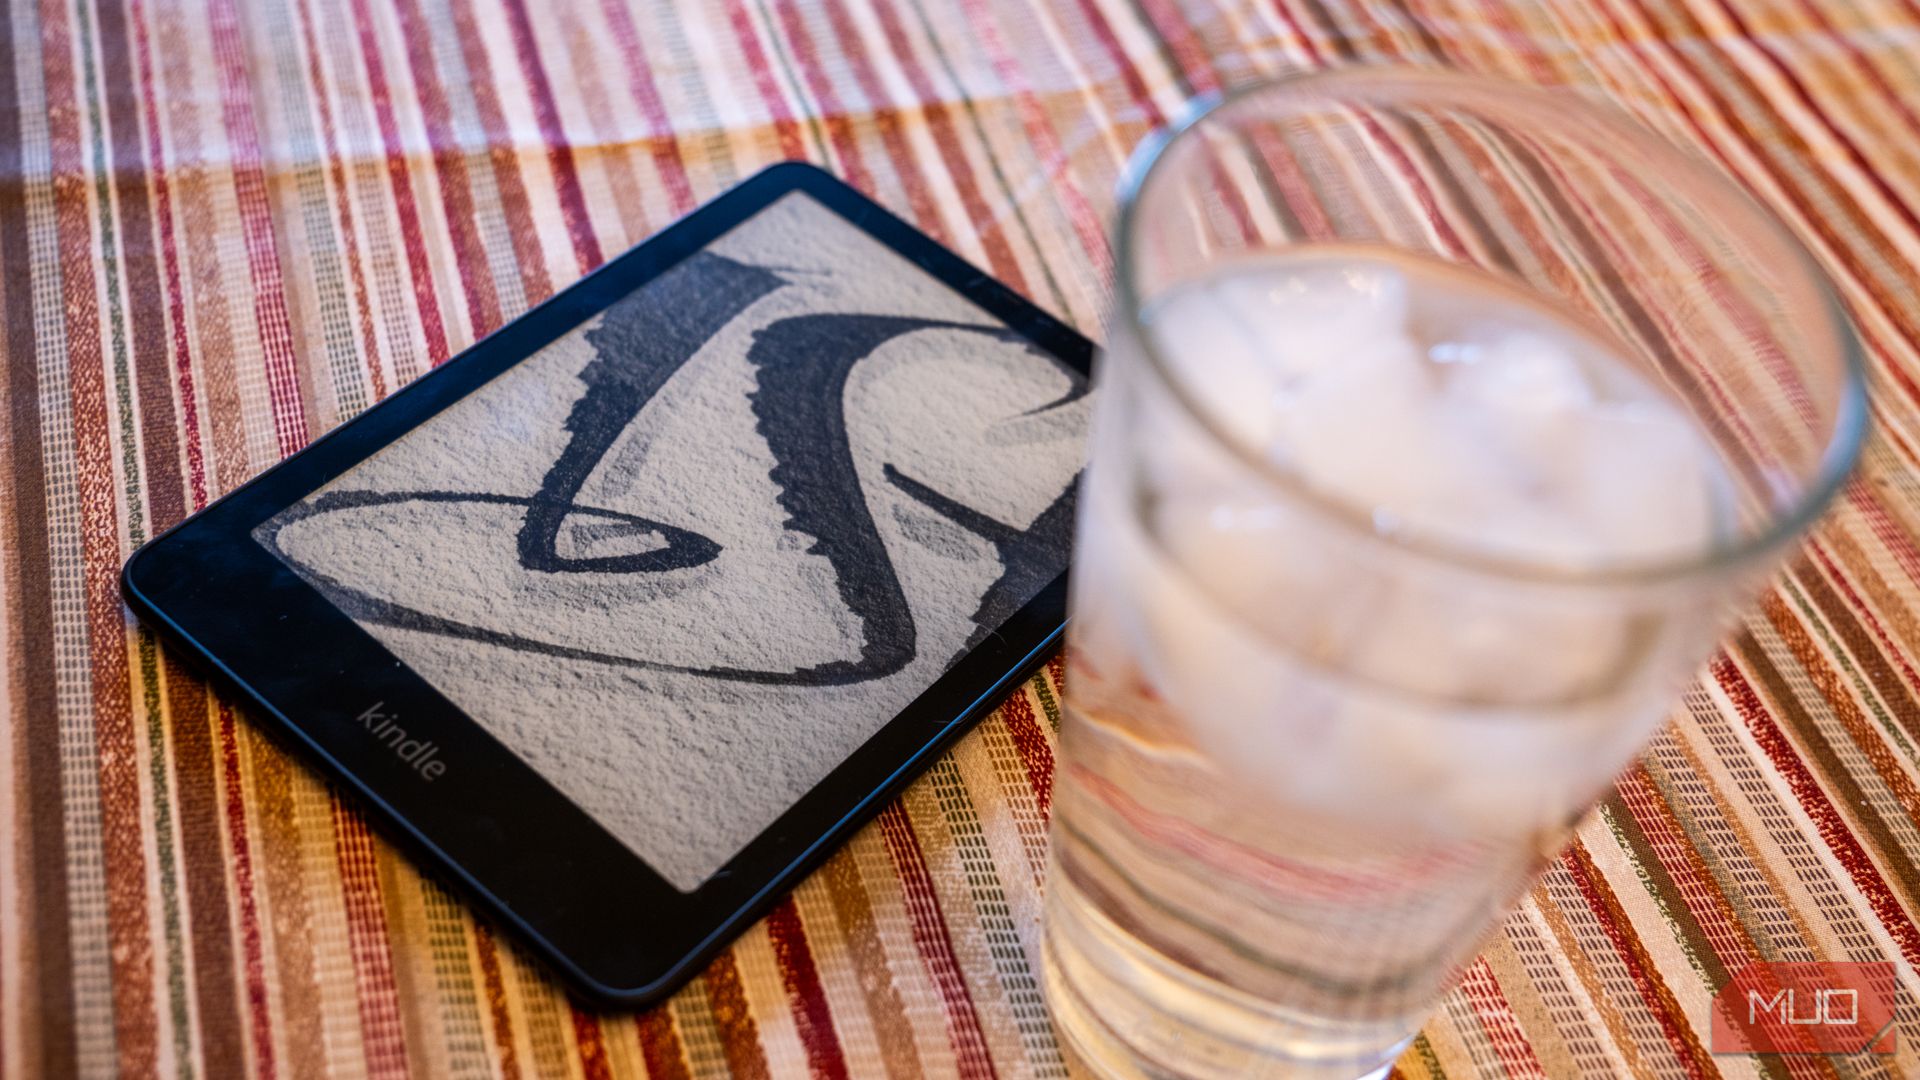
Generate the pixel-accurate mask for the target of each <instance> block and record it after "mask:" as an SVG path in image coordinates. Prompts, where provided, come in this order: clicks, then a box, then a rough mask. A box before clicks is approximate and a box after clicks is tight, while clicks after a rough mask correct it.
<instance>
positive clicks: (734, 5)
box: [726, 0, 807, 160]
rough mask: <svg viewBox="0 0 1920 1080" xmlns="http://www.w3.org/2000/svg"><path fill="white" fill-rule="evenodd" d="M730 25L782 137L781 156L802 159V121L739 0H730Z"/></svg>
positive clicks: (775, 134)
mask: <svg viewBox="0 0 1920 1080" xmlns="http://www.w3.org/2000/svg"><path fill="white" fill-rule="evenodd" d="M726 7H727V25H728V26H730V27H731V28H732V29H733V37H734V40H735V41H737V42H739V44H740V53H741V59H743V60H744V61H746V65H747V71H748V73H749V76H750V77H751V78H752V79H753V88H754V89H755V90H757V91H759V93H760V100H761V102H763V103H764V104H765V105H766V106H767V115H768V116H770V117H772V119H773V133H774V137H775V138H777V139H779V141H780V156H781V157H784V158H787V159H788V160H799V159H801V158H804V157H806V156H807V152H806V149H805V148H804V147H803V146H802V145H801V143H800V125H799V124H798V123H797V122H795V120H794V118H793V109H792V108H791V107H789V106H788V105H787V99H786V95H784V94H782V93H781V92H780V86H779V84H778V83H776V82H775V81H774V77H773V63H772V61H770V60H769V59H768V58H767V52H766V50H765V49H763V48H761V47H760V37H759V34H758V33H757V32H756V31H755V30H754V28H753V16H752V15H750V14H748V12H747V7H746V5H745V4H743V3H741V2H740V0H727V3H726Z"/></svg>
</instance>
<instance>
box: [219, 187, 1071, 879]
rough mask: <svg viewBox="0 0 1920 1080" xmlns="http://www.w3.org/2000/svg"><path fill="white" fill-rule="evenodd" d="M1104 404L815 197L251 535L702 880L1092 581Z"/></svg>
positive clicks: (534, 759)
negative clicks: (1078, 577) (1086, 501)
mask: <svg viewBox="0 0 1920 1080" xmlns="http://www.w3.org/2000/svg"><path fill="white" fill-rule="evenodd" d="M1086 405H1087V401H1086V384H1085V381H1084V380H1083V379H1082V377H1081V376H1080V375H1079V374H1078V373H1076V372H1074V371H1072V370H1070V369H1068V368H1066V367H1064V366H1062V365H1061V364H1060V363H1059V362H1058V361H1056V360H1055V359H1053V358H1052V357H1049V356H1047V355H1046V354H1044V353H1042V352H1040V351H1038V350H1036V349H1034V348H1033V347H1031V346H1030V345H1029V344H1028V343H1027V342H1026V340H1025V339H1024V338H1022V337H1020V336H1019V335H1018V334H1016V333H1014V332H1013V331H1012V330H1010V329H1008V328H1007V327H1006V326H1004V325H1003V324H1001V323H999V322H998V321H997V320H995V319H993V318H992V317H991V316H989V315H987V314H986V313H985V312H984V311H983V310H981V309H979V308H978V307H975V306H974V305H973V304H971V303H970V302H969V301H967V300H965V299H964V298H962V297H961V296H959V295H958V294H956V293H954V292H952V291H951V290H950V289H948V288H947V287H946V286H944V285H942V284H941V283H940V282H939V281H937V280H936V279H934V278H932V277H931V276H930V275H927V274H926V273H925V272H924V271H921V270H920V269H918V268H917V267H915V266H914V265H913V264H911V263H910V262H908V261H907V260H905V259H903V258H902V257H900V256H899V255H897V254H895V253H893V252H892V251H890V250H888V249H886V248H885V247H883V246H881V245H879V244H878V243H877V242H875V241H873V240H872V239H871V238H869V237H867V236H866V235H865V234H864V233H862V232H860V231H859V230H857V229H855V228H853V227H851V226H849V225H847V224H846V223H845V222H843V221H842V220H841V219H839V218H838V217H836V216H834V215H833V214H832V213H830V212H828V211H826V210H825V209H824V208H822V207H820V206H819V205H818V204H817V203H814V202H813V201H812V200H810V199H808V198H806V197H804V196H789V197H787V198H785V199H782V200H780V201H779V202H777V203H775V204H773V205H772V206H770V207H769V208H768V209H767V210H765V211H763V212H761V213H760V214H758V215H756V216H755V217H753V218H751V219H749V220H748V221H747V222H745V223H743V224H742V225H740V226H738V227H737V228H735V229H734V230H732V231H731V232H729V233H728V234H726V235H725V236H723V237H722V238H721V239H720V240H718V241H716V242H715V243H714V244H712V245H710V246H709V247H708V248H707V249H705V250H703V251H700V252H697V253H695V254H694V255H692V256H690V257H688V258H687V259H686V260H684V261H683V262H681V263H680V264H678V265H676V266H675V267H673V268H672V269H670V270H668V271H667V272H665V273H663V274H662V275H660V276H659V277H658V278H656V279H654V280H653V281H652V282H651V283H649V284H648V285H646V286H643V287H642V288H640V289H639V290H637V291H635V292H634V293H632V294H630V295H629V296H627V297H625V298H623V299H622V300H620V301H619V302H617V303H616V304H614V305H613V306H612V307H610V308H608V309H607V310H606V311H605V312H603V313H602V314H600V315H599V316H597V317H595V318H594V319H591V320H589V321H588V322H587V323H585V324H583V325H582V326H580V327H578V328H576V329H575V330H573V331H571V332H569V333H568V334H567V335H565V336H563V337H562V338H560V339H559V340H558V341H556V342H554V343H553V344H552V345H551V346H549V347H548V348H546V349H544V350H542V351H541V352H539V353H536V354H534V355H533V356H532V357H530V358H528V359H527V360H526V361H523V362H522V363H520V364H518V365H517V366H515V367H514V368H512V369H510V370H509V371H508V372H506V373H505V374H504V375H502V376H500V377H498V378H496V379H494V380H492V381H491V382H489V383H488V384H486V385H485V386H483V387H481V388H480V389H479V390H477V391H475V392H474V393H473V394H471V395H469V396H468V397H466V398H464V399H462V400H461V401H459V402H457V403H455V404H454V405H452V406H451V407H449V408H448V409H447V410H445V411H444V412H442V413H441V414H439V415H438V416H436V417H434V418H433V419H431V420H429V421H428V422H427V423H425V424H424V425H422V426H421V427H420V428H418V429H416V430H415V431H413V432H411V433H409V434H408V435H407V436H405V437H404V438H402V439H401V440H399V441H398V442H396V443H394V444H393V445H392V446H390V447H389V448H387V449H386V450H385V451H382V452H381V453H379V454H377V455H375V456H374V457H373V458H370V459H369V460H367V461H366V462H364V463H362V464H361V465H360V466H358V467H356V468H354V469H353V470H351V471H349V472H348V473H346V474H345V475H343V476H341V477H339V478H338V479H337V480H335V481H334V482H333V483H331V484H329V485H328V486H326V487H324V488H322V489H321V490H319V491H316V492H315V493H313V494H312V495H311V496H309V497H308V498H307V499H306V500H304V501H302V502H300V503H298V504H296V505H294V506H293V507H291V508H289V509H288V510H286V511H285V512H283V513H282V514H280V515H279V516H277V517H275V518H273V519H271V520H269V521H268V522H266V523H265V524H263V525H261V526H260V528H259V529H258V530H257V531H256V532H255V534H254V535H255V539H256V540H257V541H259V542H260V543H261V544H262V545H263V546H265V547H266V548H267V549H268V550H270V551H271V552H273V553H274V555H275V556H276V557H278V558H280V559H281V560H283V561H284V562H286V563H287V564H288V565H290V566H292V567H293V568H294V569H295V571H296V572H298V573H299V574H300V575H301V576H302V577H303V578H305V579H306V580H307V581H308V582H309V583H311V584H312V585H313V586H314V587H315V588H316V589H318V590H320V591H321V592H322V593H323V594H324V595H325V596H326V597H327V598H328V600H329V601H330V602H332V603H333V604H334V605H335V606H336V607H338V608H339V609H340V610H341V611H343V612H345V613H346V614H347V615H349V616H350V617H352V618H353V619H354V620H355V622H357V623H359V624H360V625H361V626H362V627H363V628H365V629H366V630H367V631H368V632H369V633H371V634H373V635H374V636H375V637H376V638H378V639H379V640H380V642H381V643H382V644H383V645H385V646H386V647H387V648H388V649H389V650H390V651H391V652H393V653H394V654H395V655H396V656H397V657H399V658H400V659H401V660H403V661H404V662H406V663H407V665H408V666H409V667H411V668H413V669H414V670H415V671H416V672H418V673H419V674H420V675H421V676H422V677H424V678H426V679H427V680H428V681H429V682H431V683H433V684H434V686H435V687H436V688H437V689H439V690H440V691H441V692H442V693H443V694H445V695H446V696H447V697H448V698H449V699H450V700H452V701H453V702H454V703H455V704H457V705H459V706H460V707H461V708H462V709H463V710H465V711H466V712H468V713H469V714H470V715H472V716H473V717H474V719H475V720H476V721H478V722H479V723H480V724H481V725H482V726H483V727H485V728H487V729H488V731H490V732H491V733H492V734H494V735H495V736H496V737H498V738H499V739H500V740H501V741H502V742H503V743H505V744H506V745H507V746H508V747H509V748H510V749H512V750H513V751H514V752H515V753H517V754H519V755H520V756H521V757H523V758H525V759H526V760H527V761H528V762H529V763H530V764H532V765H533V766H534V767H535V768H536V769H538V770H539V771H540V772H541V773H542V774H543V775H545V776H546V777H547V778H548V779H549V781H551V782H552V783H554V784H555V786H557V787H559V788H560V789H561V790H562V791H563V792H564V793H566V794H567V795H568V796H569V797H570V798H572V799H573V800H574V801H575V802H577V803H579V804H580V805H581V807H582V808H583V809H585V810H587V811H588V813H590V814H592V815H593V816H594V817H595V818H596V819H597V820H599V821H600V822H601V823H602V824H603V825H604V826H605V827H607V828H608V830H609V831H611V832H612V833H614V835H615V836H617V837H619V838H620V839H621V840H622V841H623V842H625V843H626V844H627V845H628V846H629V847H632V848H633V849H634V850H635V851H636V852H637V853H638V854H640V855H641V856H642V857H643V858H645V859H646V860H647V861H648V862H649V863H650V864H651V865H653V866H654V868H655V869H657V870H659V871H660V872H661V874H662V875H663V876H665V877H666V878H667V879H668V880H669V881H671V882H672V883H673V884H674V885H676V886H677V887H679V888H681V889H690V888H693V887H695V886H697V885H698V884H699V882H701V881H702V880H704V879H705V878H707V877H708V876H710V875H711V874H712V873H713V872H714V871H715V870H717V869H719V867H720V866H721V865H723V864H724V863H725V862H726V860H727V859H728V858H729V857H731V855H732V854H734V853H735V852H737V851H738V850H739V849H740V848H741V847H742V846H744V844H745V843H746V842H747V841H748V840H750V839H752V837H753V836H754V835H756V834H757V833H758V832H759V831H760V830H761V829H764V828H765V827H766V826H767V825H769V824H771V823H772V821H773V820H774V819H775V818H776V817H778V815H779V814H780V813H781V812H782V811H784V810H785V809H787V807H789V806H790V805H791V804H792V802H793V801H794V800H795V799H797V798H798V797H799V796H800V795H802V794H804V793H805V792H806V791H807V790H808V789H809V788H811V787H812V786H813V785H814V784H815V783H817V782H818V781H819V780H820V779H821V778H822V777H823V776H824V775H825V774H826V773H827V772H828V771H830V770H831V769H832V767H833V766H834V765H836V764H838V763H839V762H840V761H841V760H844V758H845V757H846V755H847V754H848V753H850V752H851V751H852V750H853V749H854V748H856V747H857V746H858V745H860V743H862V742H864V741H865V740H866V739H867V738H868V737H869V736H871V735H872V734H873V733H874V732H876V731H877V730H878V729H879V728H880V727H881V726H882V725H884V724H885V722H886V721H887V720H889V719H891V718H892V717H893V715H894V714H895V713H896V712H897V711H898V710H899V709H900V708H901V707H903V706H905V705H906V704H907V703H908V702H909V701H911V700H912V699H913V698H914V697H916V696H917V695H918V694H919V692H920V691H921V690H924V689H925V688H926V687H927V686H928V685H929V684H930V683H931V682H932V681H933V680H935V679H937V678H938V677H939V676H940V675H941V674H943V673H944V672H945V671H946V670H947V669H948V668H949V667H951V665H952V664H953V663H954V662H955V661H957V660H958V659H959V658H960V657H961V656H963V655H965V653H966V652H967V650H969V649H970V648H972V647H973V646H974V645H976V644H977V643H978V642H979V641H980V640H982V639H983V638H984V637H985V636H986V635H988V634H989V633H991V632H992V630H993V628H995V627H997V626H999V625H1001V624H1002V623H1004V622H1005V621H1006V620H1007V619H1008V618H1009V617H1010V616H1011V615H1012V614H1013V613H1014V612H1016V611H1018V610H1019V609H1020V608H1021V607H1022V606H1024V605H1025V604H1026V603H1027V602H1028V601H1029V600H1031V599H1032V598H1033V597H1034V596H1035V595H1036V594H1038V593H1039V592H1040V591H1041V589H1043V588H1044V587H1045V586H1046V585H1048V584H1049V583H1050V582H1051V581H1052V580H1053V579H1054V578H1055V577H1056V576H1057V575H1058V574H1059V573H1060V572H1061V571H1062V570H1064V569H1065V566H1066V560H1067V550H1068V545H1069V541H1070V536H1071V527H1072V520H1073V491H1074V481H1075V478H1076V476H1077V473H1078V470H1079V466H1080V460H1081V453H1082V437H1083V432H1084V428H1085V423H1086V416H1087V410H1086Z"/></svg>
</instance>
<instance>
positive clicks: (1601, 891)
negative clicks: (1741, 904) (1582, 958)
mask: <svg viewBox="0 0 1920 1080" xmlns="http://www.w3.org/2000/svg"><path fill="white" fill-rule="evenodd" d="M1564 863H1565V865H1566V867H1567V873H1568V876H1569V877H1571V878H1573V883H1574V886H1575V887H1576V888H1577V889H1579V890H1580V896H1581V898H1582V899H1584V900H1586V902H1587V909H1588V910H1589V911H1591V912H1592V913H1593V918H1594V921H1595V922H1597V923H1599V924H1600V930H1601V932H1602V933H1604V934H1606V935H1607V940H1608V941H1610V942H1612V943H1613V951H1614V955H1615V956H1616V957H1618V958H1619V960H1620V963H1621V964H1622V965H1624V966H1625V967H1626V969H1627V974H1628V975H1629V976H1631V977H1632V979H1633V983H1634V986H1635V987H1637V988H1638V989H1639V991H1640V1000H1641V1002H1642V1003H1643V1004H1644V1005H1646V1007H1647V1011H1649V1012H1651V1013H1652V1014H1653V1017H1654V1019H1655V1020H1656V1021H1658V1022H1659V1024H1660V1031H1661V1034H1663V1035H1665V1036H1666V1038H1667V1043H1668V1045H1670V1046H1672V1047H1673V1052H1674V1055H1675V1056H1676V1057H1678V1058H1679V1060H1680V1065H1681V1067H1682V1068H1684V1069H1686V1071H1687V1075H1688V1076H1690V1077H1695V1078H1704V1077H1706V1076H1707V1075H1709V1070H1710V1069H1711V1068H1712V1065H1711V1062H1710V1061H1708V1062H1706V1064H1705V1067H1703V1063H1702V1060H1701V1058H1702V1057H1704V1055H1702V1054H1698V1053H1696V1050H1697V1049H1698V1046H1699V1043H1698V1040H1690V1039H1689V1037H1688V1036H1689V1034H1690V1030H1688V1029H1686V1023H1687V1021H1686V1018H1685V1017H1682V1016H1676V1015H1674V1013H1673V1011H1672V1010H1670V1009H1669V1008H1667V1005H1666V1003H1667V1002H1668V1001H1669V1000H1671V998H1672V994H1671V993H1670V992H1669V991H1668V990H1667V986H1666V983H1665V982H1664V981H1662V980H1661V978H1660V973H1659V972H1658V971H1656V970H1654V969H1653V967H1652V966H1651V964H1650V962H1649V958H1648V957H1647V956H1646V953H1645V950H1644V949H1643V948H1641V946H1640V943H1639V942H1638V941H1637V940H1635V939H1634V937H1633V935H1634V934H1636V933H1637V932H1638V931H1636V930H1635V929H1634V928H1633V927H1632V926H1631V925H1623V924H1622V922H1623V915H1622V914H1621V913H1620V912H1619V910H1618V908H1619V901H1618V900H1617V899H1616V898H1615V897H1614V896H1613V894H1612V890H1610V889H1609V888H1608V887H1607V884H1606V882H1605V881H1604V880H1602V879H1601V877H1600V871H1599V868H1597V867H1595V866H1594V865H1593V857H1592V856H1591V855H1589V854H1588V853H1587V849H1586V847H1585V846H1584V845H1582V844H1581V843H1580V842H1579V841H1578V840H1576V841H1574V843H1573V846H1572V847H1570V848H1568V849H1567V855H1566V856H1565V858H1564ZM1714 1075H1718V1073H1717V1071H1715V1072H1714Z"/></svg>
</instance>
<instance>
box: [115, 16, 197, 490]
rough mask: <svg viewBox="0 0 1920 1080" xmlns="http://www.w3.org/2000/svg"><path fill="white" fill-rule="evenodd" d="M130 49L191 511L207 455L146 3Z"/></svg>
mask: <svg viewBox="0 0 1920 1080" xmlns="http://www.w3.org/2000/svg"><path fill="white" fill-rule="evenodd" d="M131 12H132V14H131V17H130V21H131V22H132V23H133V31H134V33H133V37H134V49H135V50H136V52H137V54H138V62H137V63H136V64H135V70H136V71H137V72H138V79H139V90H140V104H141V112H142V114H143V115H144V117H145V120H146V129H147V158H148V160H149V161H150V162H151V163H152V164H151V165H150V167H149V171H150V172H151V174H152V176H153V206H154V217H155V218H156V220H157V221H158V224H159V230H160V262H161V266H162V268H163V272H164V275H165V282H166V290H167V315H168V317H169V319H170V320H171V321H172V323H173V333H172V335H171V338H172V345H173V363H174V378H175V381H176V382H177V383H178V385H179V388H180V427H181V429H182V433H183V435H184V436H185V439H186V455H187V493H188V497H189V498H191V499H192V500H193V509H195V510H198V509H200V508H201V507H203V506H205V505H207V463H206V453H205V451H204V449H203V448H202V447H201V445H200V399H199V396H198V395H196V394H195V393H194V390H193V350H192V347H191V346H190V345H189V344H188V343H187V309H186V296H185V292H184V290H183V289H182V288H181V285H180V256H179V249H178V248H177V247H176V245H175V242H174V235H173V197H172V192H171V190H170V189H169V187H168V184H167V166H166V155H165V151H164V150H163V148H162V147H161V143H160V114H159V107H158V105H157V102H158V100H159V98H158V95H157V94H155V92H154V89H153V59H152V57H153V53H152V48H151V43H150V42H149V40H148V36H147V22H146V3H145V0H131Z"/></svg>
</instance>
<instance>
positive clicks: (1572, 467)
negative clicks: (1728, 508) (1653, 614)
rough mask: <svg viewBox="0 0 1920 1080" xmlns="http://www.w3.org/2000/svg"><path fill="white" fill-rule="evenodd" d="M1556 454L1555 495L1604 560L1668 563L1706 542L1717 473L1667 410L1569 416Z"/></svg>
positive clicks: (1645, 404) (1620, 405) (1649, 406)
mask: <svg viewBox="0 0 1920 1080" xmlns="http://www.w3.org/2000/svg"><path fill="white" fill-rule="evenodd" d="M1555 448H1556V460H1555V461H1554V462H1553V465H1554V476H1555V479H1556V480H1557V481H1558V482H1559V483H1560V484H1561V485H1563V487H1562V490H1561V492H1560V493H1559V494H1560V496H1561V497H1562V498H1563V499H1564V500H1565V501H1566V502H1567V503H1568V504H1569V505H1570V508H1571V512H1572V514H1573V516H1575V517H1576V518H1577V519H1578V520H1580V521H1581V522H1582V523H1583V524H1584V525H1585V526H1586V527H1588V528H1589V529H1591V530H1592V531H1593V533H1594V535H1595V536H1596V537H1598V538H1599V541H1600V543H1601V546H1602V547H1603V548H1604V549H1605V551H1606V553H1607V554H1608V555H1610V556H1613V557H1615V558H1622V557H1624V558H1634V559H1654V558H1669V557H1674V556H1678V555H1683V554H1685V553H1687V552H1690V551H1702V550H1704V549H1705V548H1706V547H1707V545H1708V544H1710V543H1711V542H1712V540H1713V536H1714V532H1715V523H1716V521H1715V519H1716V511H1717V505H1718V503H1719V502H1720V501H1721V500H1720V493H1719V492H1718V491H1716V487H1715V478H1716V477H1717V476H1718V475H1719V472H1718V470H1717V469H1716V468H1715V467H1714V464H1713V462H1714V459H1713V457H1712V452H1711V451H1710V450H1709V449H1708V447H1707V445H1706V443H1705V441H1704V440H1703V439H1702V438H1701V437H1700V435H1699V433H1698V431H1697V430H1696V429H1695V428H1694V427H1693V425H1692V424H1690V423H1689V422H1688V421H1687V419H1686V417H1685V416H1684V415H1682V414H1681V413H1680V411H1679V410H1678V409H1677V408H1675V407H1674V406H1671V405H1669V404H1667V403H1666V402H1664V401H1654V400H1649V401H1627V402H1605V403H1602V404H1599V405H1596V406H1594V407H1593V408H1590V409H1585V410H1582V411H1580V412H1577V413H1569V414H1568V415H1567V416H1566V417H1565V418H1564V420H1563V422H1562V424H1561V425H1560V430H1559V431H1558V433H1557V436H1556V438H1555Z"/></svg>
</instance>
